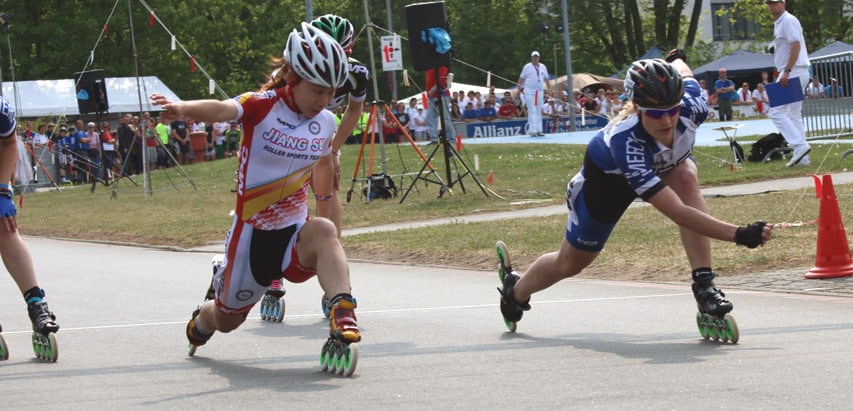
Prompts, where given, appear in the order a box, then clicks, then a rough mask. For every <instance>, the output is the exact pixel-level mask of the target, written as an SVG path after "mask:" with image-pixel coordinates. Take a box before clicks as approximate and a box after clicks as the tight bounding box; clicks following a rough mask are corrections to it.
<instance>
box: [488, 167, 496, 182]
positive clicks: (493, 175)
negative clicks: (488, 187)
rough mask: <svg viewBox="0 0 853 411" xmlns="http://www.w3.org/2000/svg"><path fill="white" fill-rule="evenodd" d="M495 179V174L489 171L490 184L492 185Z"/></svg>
mask: <svg viewBox="0 0 853 411" xmlns="http://www.w3.org/2000/svg"><path fill="white" fill-rule="evenodd" d="M494 178H495V172H494V171H491V170H489V177H487V178H486V181H488V182H489V184H492V181H494Z"/></svg>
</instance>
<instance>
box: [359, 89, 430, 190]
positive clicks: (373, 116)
mask: <svg viewBox="0 0 853 411" xmlns="http://www.w3.org/2000/svg"><path fill="white" fill-rule="evenodd" d="M379 106H382V108H383V109H384V110H385V115H386V116H387V118H390V119H391V120H393V121H394V125H395V126H396V127H397V128H398V129H399V130H400V132H401V133H402V134H403V135H404V136H406V139H407V140H408V141H409V144H410V145H411V146H412V148H413V149H414V150H415V152H417V153H418V156H420V158H421V160H423V161H424V166H423V168H421V171H420V173H418V177H419V178H421V179H423V180H424V181H427V182H430V183H435V184H438V185H440V186H441V190H440V191H441V192H442V193H443V192H444V190H445V189H446V187H447V186H446V185H445V184H444V181H442V180H441V176H440V175H439V174H438V172H436V171H435V168H434V167H433V166H432V164H430V163H429V160H427V158H426V156H425V155H424V153H423V152H422V151H421V150H420V149H419V148H418V145H417V144H415V140H413V139H412V136H411V135H409V132H408V131H406V128H405V127H403V125H402V124H400V121H399V120H397V116H395V115H394V113H393V112H391V109H390V108H388V105H387V104H385V102H384V101H382V100H376V101H373V102H372V103H371V106H370V115H369V117H368V118H367V127H366V128H365V132H364V133H362V139H361V149H359V151H358V159H357V160H356V163H355V171H353V173H352V185H351V186H350V189H349V191H348V192H347V202H350V200H351V199H352V195H353V193H354V192H355V183H356V182H357V181H366V183H367V186H366V191H365V193H366V195H365V196H364V197H365V198H364V201H365V202H366V203H369V202H370V193H371V189H372V188H373V187H372V185H373V184H374V183H375V181H374V177H376V178H377V180H379V181H381V180H382V179H384V178H387V177H389V176H388V175H387V174H386V170H385V169H384V168H383V170H382V173H381V174H373V153H374V147H375V142H376V134H377V133H376V131H375V130H376V129H377V128H378V129H379V138H380V140H382V139H384V138H385V136H384V135H383V133H382V127H375V125H376V122H377V121H379V113H378V112H377V110H379ZM367 130H370V132H369V133H370V134H369V140H370V162H369V164H368V166H367V173H368V177H367V178H364V179H359V178H358V170H359V167H360V166H361V160H362V159H363V158H364V148H365V146H366V145H367V141H368V132H367ZM383 141H384V140H383ZM427 168H429V170H430V171H429V173H428V174H427V175H428V176H429V175H432V176H433V177H434V179H433V180H431V179H429V178H427V177H421V176H420V174H422V173H423V172H424V170H425V169H427ZM413 185H414V184H413ZM409 189H411V188H409ZM404 199H405V197H404ZM400 203H401V204H402V203H403V201H402V200H400Z"/></svg>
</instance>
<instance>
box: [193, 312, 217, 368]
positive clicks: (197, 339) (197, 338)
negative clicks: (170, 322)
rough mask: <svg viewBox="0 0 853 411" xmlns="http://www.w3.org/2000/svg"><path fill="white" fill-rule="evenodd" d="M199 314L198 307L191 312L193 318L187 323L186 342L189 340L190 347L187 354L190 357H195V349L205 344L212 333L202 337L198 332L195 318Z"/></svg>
mask: <svg viewBox="0 0 853 411" xmlns="http://www.w3.org/2000/svg"><path fill="white" fill-rule="evenodd" d="M199 312H201V307H198V308H196V309H195V311H193V316H192V318H190V321H189V322H188V323H187V340H189V342H190V345H189V348H188V352H187V353H188V354H189V356H190V357H192V356H193V355H195V350H196V348H198V347H200V346H202V345H205V344H207V341H208V340H210V337H212V336H213V333H210V334H208V335H204V334H202V333H201V332H199V330H198V327H196V325H195V318H196V317H198V313H199Z"/></svg>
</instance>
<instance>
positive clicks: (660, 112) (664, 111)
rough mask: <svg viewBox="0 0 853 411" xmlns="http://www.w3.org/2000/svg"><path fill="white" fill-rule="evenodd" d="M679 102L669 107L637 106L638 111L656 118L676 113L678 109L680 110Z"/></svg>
mask: <svg viewBox="0 0 853 411" xmlns="http://www.w3.org/2000/svg"><path fill="white" fill-rule="evenodd" d="M681 104H682V103H681V102H679V103H678V104H676V105H674V106H672V107H670V108H660V109H658V108H646V107H638V108H639V110H640V112H641V113H643V114H645V115H647V116H649V117H651V118H653V119H655V120H657V119H660V118H662V117H663V116H667V117H672V116H674V115H676V114H678V110H681Z"/></svg>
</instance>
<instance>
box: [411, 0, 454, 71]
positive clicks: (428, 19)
mask: <svg viewBox="0 0 853 411" xmlns="http://www.w3.org/2000/svg"><path fill="white" fill-rule="evenodd" d="M406 24H407V25H408V28H409V50H410V51H411V53H412V64H414V66H415V70H419V71H426V70H430V69H434V68H436V67H440V66H448V67H449V66H450V62H451V52H452V50H451V51H448V52H447V53H444V54H439V53H437V52H436V51H435V45H433V44H429V43H427V42H425V41H423V40H422V39H421V32H423V31H425V30H426V29H429V28H442V29H444V30H445V31H447V13H446V12H445V10H444V2H443V1H435V2H431V3H415V4H410V5H408V6H406Z"/></svg>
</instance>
